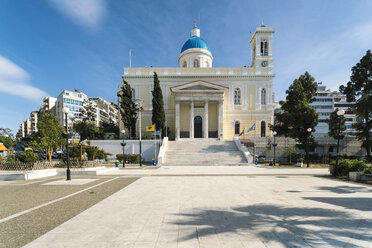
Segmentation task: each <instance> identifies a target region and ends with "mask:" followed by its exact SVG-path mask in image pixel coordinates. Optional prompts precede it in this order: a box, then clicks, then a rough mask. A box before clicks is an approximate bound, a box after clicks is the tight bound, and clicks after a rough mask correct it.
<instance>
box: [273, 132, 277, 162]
mask: <svg viewBox="0 0 372 248" xmlns="http://www.w3.org/2000/svg"><path fill="white" fill-rule="evenodd" d="M276 134H277V132H276V131H274V132H273V136H274V143H273V147H274V166H275V162H276V161H275V147H276V146H277V144H276V143H275V136H276Z"/></svg>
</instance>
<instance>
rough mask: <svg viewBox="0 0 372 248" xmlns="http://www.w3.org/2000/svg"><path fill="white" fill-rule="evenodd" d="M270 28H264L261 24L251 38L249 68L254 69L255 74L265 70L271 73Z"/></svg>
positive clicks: (272, 30) (271, 36)
mask: <svg viewBox="0 0 372 248" xmlns="http://www.w3.org/2000/svg"><path fill="white" fill-rule="evenodd" d="M274 32H275V31H274V29H273V28H272V27H266V26H265V25H264V24H263V23H261V26H259V27H257V28H256V30H255V31H254V33H253V35H252V38H251V41H250V42H251V47H252V59H251V61H252V62H251V67H254V68H256V73H261V69H263V68H265V69H266V68H267V69H268V70H267V71H268V72H269V73H272V71H273V54H272V51H273V47H272V38H273V34H274Z"/></svg>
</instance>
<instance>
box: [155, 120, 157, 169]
mask: <svg viewBox="0 0 372 248" xmlns="http://www.w3.org/2000/svg"><path fill="white" fill-rule="evenodd" d="M157 163H158V161H156V125H155V165H156V164H157Z"/></svg>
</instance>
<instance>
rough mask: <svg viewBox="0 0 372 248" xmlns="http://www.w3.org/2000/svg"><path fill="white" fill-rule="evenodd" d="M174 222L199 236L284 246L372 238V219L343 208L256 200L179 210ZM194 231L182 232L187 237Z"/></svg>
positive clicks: (348, 242)
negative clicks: (232, 205)
mask: <svg viewBox="0 0 372 248" xmlns="http://www.w3.org/2000/svg"><path fill="white" fill-rule="evenodd" d="M178 217H179V218H178V219H179V220H178V221H176V222H174V223H173V224H178V225H179V226H180V228H181V227H191V228H192V227H195V226H196V229H197V235H198V237H199V238H203V237H207V236H215V235H217V236H218V237H219V238H222V239H223V238H224V237H226V236H229V237H230V238H231V237H232V238H235V239H240V240H247V239H260V240H261V241H262V242H265V243H268V242H280V243H282V244H283V245H284V246H286V247H306V246H313V247H321V246H327V245H328V246H331V247H345V246H347V247H361V246H362V247H364V245H363V244H364V243H365V244H368V242H369V241H370V240H372V233H371V232H370V230H371V228H372V222H371V219H363V218H362V219H360V218H357V217H355V216H353V215H350V214H348V213H346V212H343V211H337V210H333V209H324V208H308V207H283V206H279V205H269V204H257V205H252V206H246V207H239V208H232V209H229V210H225V209H223V210H222V209H218V208H216V209H211V210H199V211H194V212H192V213H190V214H188V213H185V214H180V216H178ZM194 237H195V234H186V235H181V233H180V237H179V239H180V240H189V239H192V238H194Z"/></svg>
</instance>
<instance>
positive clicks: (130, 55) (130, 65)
mask: <svg viewBox="0 0 372 248" xmlns="http://www.w3.org/2000/svg"><path fill="white" fill-rule="evenodd" d="M129 68H132V49H129Z"/></svg>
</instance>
